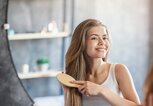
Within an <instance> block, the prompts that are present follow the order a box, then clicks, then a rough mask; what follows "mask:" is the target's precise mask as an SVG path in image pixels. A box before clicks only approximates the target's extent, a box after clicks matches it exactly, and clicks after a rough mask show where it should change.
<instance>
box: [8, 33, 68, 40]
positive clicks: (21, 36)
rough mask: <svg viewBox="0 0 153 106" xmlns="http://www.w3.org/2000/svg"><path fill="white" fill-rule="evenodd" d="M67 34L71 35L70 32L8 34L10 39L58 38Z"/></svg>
mask: <svg viewBox="0 0 153 106" xmlns="http://www.w3.org/2000/svg"><path fill="white" fill-rule="evenodd" d="M67 36H69V33H68V32H57V33H51V32H46V33H20V34H14V35H8V39H9V40H28V39H45V38H58V37H67Z"/></svg>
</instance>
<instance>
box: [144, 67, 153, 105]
mask: <svg viewBox="0 0 153 106" xmlns="http://www.w3.org/2000/svg"><path fill="white" fill-rule="evenodd" d="M151 93H152V94H153V64H152V67H151V69H150V70H149V72H148V74H147V77H146V80H145V83H144V95H145V103H146V106H148V100H149V98H148V97H149V95H150V94H151Z"/></svg>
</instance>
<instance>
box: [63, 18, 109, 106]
mask: <svg viewBox="0 0 153 106" xmlns="http://www.w3.org/2000/svg"><path fill="white" fill-rule="evenodd" d="M95 26H103V27H105V28H106V26H105V25H103V24H102V23H101V22H100V21H98V20H96V19H87V20H85V21H83V22H81V23H80V24H79V25H78V26H77V27H76V29H75V30H74V33H73V36H72V39H71V43H70V46H69V49H68V51H67V53H66V64H65V65H66V74H69V75H70V76H72V77H74V78H75V79H76V80H87V63H86V58H85V38H86V35H87V32H88V30H89V29H91V28H92V27H95ZM106 31H107V28H106ZM107 34H108V31H107ZM106 59H107V56H106V57H105V58H103V61H106ZM68 92H69V96H68V98H69V103H68V104H69V105H68V106H82V95H81V94H80V93H79V92H78V89H76V88H68Z"/></svg>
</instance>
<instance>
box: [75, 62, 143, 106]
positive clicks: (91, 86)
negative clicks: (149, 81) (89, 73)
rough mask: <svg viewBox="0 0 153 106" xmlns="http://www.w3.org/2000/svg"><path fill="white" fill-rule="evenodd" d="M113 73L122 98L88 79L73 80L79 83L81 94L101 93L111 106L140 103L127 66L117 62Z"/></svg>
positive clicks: (131, 105)
mask: <svg viewBox="0 0 153 106" xmlns="http://www.w3.org/2000/svg"><path fill="white" fill-rule="evenodd" d="M115 75H116V79H117V82H118V84H119V89H120V90H121V92H122V94H123V97H124V98H122V97H120V96H118V95H117V94H115V93H114V92H113V91H111V90H109V89H108V88H106V87H104V86H101V85H98V84H95V83H93V82H90V81H74V83H77V84H80V85H81V86H80V87H79V88H78V89H79V91H80V92H81V93H82V94H85V95H102V96H103V97H104V98H105V99H106V100H107V101H108V102H109V103H110V104H111V105H113V106H138V105H139V104H140V102H139V98H138V96H137V93H136V91H135V88H134V84H133V80H132V77H131V76H130V73H129V72H128V70H127V68H126V67H125V66H124V65H121V64H117V65H116V68H115Z"/></svg>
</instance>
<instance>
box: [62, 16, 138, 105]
mask: <svg viewBox="0 0 153 106" xmlns="http://www.w3.org/2000/svg"><path fill="white" fill-rule="evenodd" d="M109 49H110V37H109V34H108V31H107V28H106V26H105V25H104V24H102V23H101V22H100V21H98V20H95V19H87V20H85V21H83V22H81V23H80V24H79V25H78V26H77V27H76V29H75V30H74V33H73V36H72V40H71V43H70V47H69V49H68V51H67V53H66V74H69V75H70V76H72V77H74V78H75V79H76V80H77V81H73V82H72V83H75V84H79V87H78V88H69V87H64V93H65V106H137V105H138V104H139V99H138V96H137V93H136V90H135V87H134V84H133V81H132V78H131V75H130V73H129V71H128V69H127V67H126V66H125V65H123V64H112V63H108V62H107V61H106V60H107V54H108V52H109Z"/></svg>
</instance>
